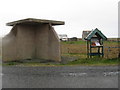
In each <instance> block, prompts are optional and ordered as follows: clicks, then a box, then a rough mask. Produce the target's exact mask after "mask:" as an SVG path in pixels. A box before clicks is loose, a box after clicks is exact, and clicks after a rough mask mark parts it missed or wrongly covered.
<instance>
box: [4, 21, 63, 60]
mask: <svg viewBox="0 0 120 90" xmlns="http://www.w3.org/2000/svg"><path fill="white" fill-rule="evenodd" d="M37 20H38V19H37ZM9 24H10V23H9ZM12 24H14V23H13V22H12ZM54 24H55V23H54ZM57 24H58V22H57ZM59 42H60V41H59V38H58V36H57V34H56V32H55V30H54V28H53V27H52V26H51V24H50V23H45V24H42V23H39V24H38V23H37V24H36V23H35V22H34V24H32V23H31V21H30V23H29V22H28V21H27V24H26V23H17V24H15V25H14V26H13V28H12V30H11V32H10V33H9V34H8V35H7V36H5V37H4V38H3V43H2V44H3V45H2V60H3V61H13V60H24V59H45V60H54V61H61V57H60V56H61V55H60V43H59Z"/></svg>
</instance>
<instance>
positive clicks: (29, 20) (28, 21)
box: [6, 18, 65, 26]
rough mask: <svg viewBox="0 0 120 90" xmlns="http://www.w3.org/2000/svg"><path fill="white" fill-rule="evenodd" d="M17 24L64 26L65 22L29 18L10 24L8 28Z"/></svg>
mask: <svg viewBox="0 0 120 90" xmlns="http://www.w3.org/2000/svg"><path fill="white" fill-rule="evenodd" d="M16 24H51V25H64V24H65V22H63V21H56V20H46V19H35V18H27V19H22V20H18V21H13V22H9V23H7V24H6V25H7V26H14V25H16Z"/></svg>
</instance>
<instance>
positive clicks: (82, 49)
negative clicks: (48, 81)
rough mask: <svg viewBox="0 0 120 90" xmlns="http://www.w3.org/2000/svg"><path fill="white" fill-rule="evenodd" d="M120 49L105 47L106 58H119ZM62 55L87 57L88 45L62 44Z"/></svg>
mask: <svg viewBox="0 0 120 90" xmlns="http://www.w3.org/2000/svg"><path fill="white" fill-rule="evenodd" d="M119 51H120V47H118V45H116V46H105V47H104V58H117V57H118V56H119V54H120V52H119ZM61 53H62V54H66V53H68V54H79V55H82V56H83V55H84V57H86V56H87V48H86V45H85V44H83V45H80V44H62V45H61Z"/></svg>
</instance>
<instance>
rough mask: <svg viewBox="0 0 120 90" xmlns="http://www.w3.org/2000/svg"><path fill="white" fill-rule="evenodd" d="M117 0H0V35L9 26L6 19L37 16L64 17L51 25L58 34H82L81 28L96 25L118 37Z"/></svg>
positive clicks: (88, 28)
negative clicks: (58, 23) (58, 24)
mask: <svg viewBox="0 0 120 90" xmlns="http://www.w3.org/2000/svg"><path fill="white" fill-rule="evenodd" d="M118 1H119V0H1V1H0V12H1V14H0V20H1V21H0V29H1V30H0V36H3V35H5V34H7V33H8V32H9V31H10V29H11V27H9V26H6V25H5V24H6V23H7V22H11V21H15V20H19V19H25V18H38V19H50V20H60V21H65V25H64V26H55V30H56V32H57V33H58V34H67V35H68V37H82V31H83V30H92V29H95V28H98V29H100V30H101V31H102V32H103V33H104V34H105V35H106V36H107V37H118Z"/></svg>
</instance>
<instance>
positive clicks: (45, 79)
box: [1, 66, 119, 88]
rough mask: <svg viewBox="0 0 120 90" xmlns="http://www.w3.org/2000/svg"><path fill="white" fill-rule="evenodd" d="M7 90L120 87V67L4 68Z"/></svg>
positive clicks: (3, 84) (3, 81)
mask: <svg viewBox="0 0 120 90" xmlns="http://www.w3.org/2000/svg"><path fill="white" fill-rule="evenodd" d="M2 69H3V71H2V74H1V75H2V87H3V88H118V74H119V70H118V66H58V67H57V66H54V67H53V66H47V67H44V66H41V67H25V66H4V67H3V68H2Z"/></svg>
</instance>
